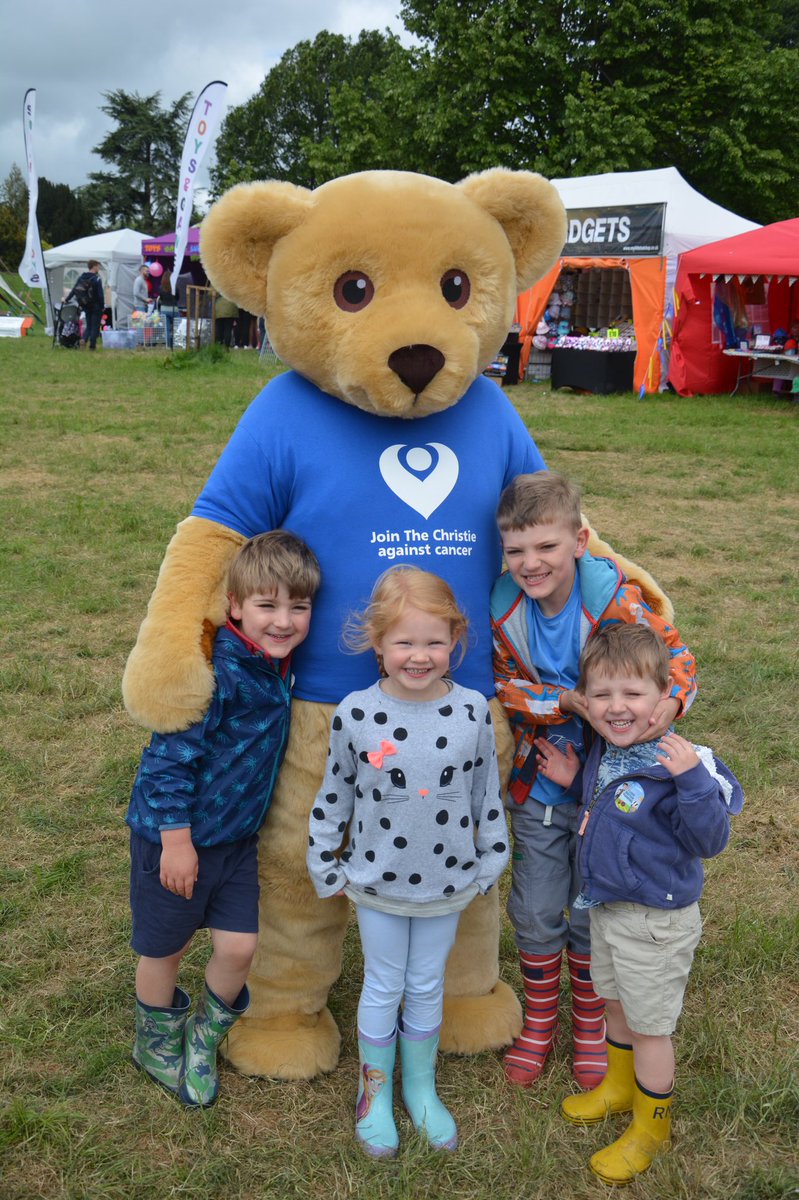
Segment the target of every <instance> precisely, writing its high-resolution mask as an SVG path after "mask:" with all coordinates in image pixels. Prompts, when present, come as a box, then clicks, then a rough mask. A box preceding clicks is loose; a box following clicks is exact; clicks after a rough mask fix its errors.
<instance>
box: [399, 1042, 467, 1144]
mask: <svg viewBox="0 0 799 1200" xmlns="http://www.w3.org/2000/svg"><path fill="white" fill-rule="evenodd" d="M437 1055H438V1030H437V1029H436V1030H435V1031H434V1032H433V1033H429V1034H426V1035H423V1036H420V1037H409V1036H408V1034H407V1033H402V1032H401V1033H400V1063H401V1065H402V1099H403V1100H404V1101H405V1107H406V1108H407V1110H408V1113H409V1115H410V1118H411V1120H412V1121H413V1124H414V1128H415V1129H416V1130H417V1131H418V1132H419V1133H423V1134H424V1135H425V1137H426V1138H427V1140H428V1141H429V1143H430V1145H431V1146H432V1147H433V1149H434V1150H454V1149H455V1148H456V1147H457V1145H458V1128H457V1126H456V1124H455V1122H454V1120H453V1119H452V1114H451V1113H450V1111H449V1109H447V1108H445V1107H444V1105H443V1104H442V1103H441V1101H440V1100H439V1098H438V1095H437V1094H436V1058H437Z"/></svg>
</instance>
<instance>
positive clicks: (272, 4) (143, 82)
mask: <svg viewBox="0 0 799 1200" xmlns="http://www.w3.org/2000/svg"><path fill="white" fill-rule="evenodd" d="M399 8H400V0H363V2H362V0H327V2H323V0H230V2H229V3H226V2H225V0H193V2H192V3H190V4H188V3H182V2H180V0H178V2H173V3H163V4H157V5H156V4H131V3H121V2H120V0H107V2H106V3H105V4H100V3H97V2H96V0H95V2H91V0H41V2H39V3H37V2H36V0H34V3H33V4H29V5H26V4H13V3H11V0H8V2H7V3H4V4H3V15H2V20H0V45H1V47H2V48H0V180H3V179H5V178H6V176H7V175H8V172H9V170H10V169H11V165H12V163H16V164H17V166H18V167H19V168H20V169H21V170H22V171H23V173H25V144H24V141H23V132H22V103H23V99H24V96H25V92H26V91H27V89H28V88H31V87H35V88H36V125H35V130H34V154H35V160H36V168H37V170H38V173H39V175H40V176H41V175H44V176H46V177H47V179H49V180H50V181H51V182H52V183H68V184H69V185H70V186H71V187H80V186H81V185H82V184H84V183H86V182H87V178H88V174H89V172H90V171H102V170H106V169H108V164H106V163H104V162H103V160H102V159H101V158H100V157H99V156H98V155H95V154H92V152H91V150H92V146H96V145H97V144H98V143H99V142H100V141H101V140H102V138H103V136H104V135H105V133H106V132H107V131H108V130H109V129H110V128H112V126H113V122H111V120H110V118H108V117H107V116H106V115H105V113H103V112H101V111H100V107H99V106H100V105H101V104H102V103H104V101H103V97H102V93H103V92H108V91H111V90H113V89H115V88H123V89H124V90H125V91H127V92H138V93H139V94H140V95H152V94H153V93H154V92H157V91H160V92H161V95H162V99H163V101H164V102H165V103H166V102H171V101H173V100H176V99H177V98H178V97H179V96H181V95H182V94H183V93H184V92H191V93H192V95H193V96H195V97H196V96H197V94H198V93H199V92H200V90H201V89H202V88H203V87H204V86H205V84H206V83H210V82H211V80H213V79H223V80H225V82H226V83H227V85H228V93H227V103H228V105H229V106H233V105H237V104H241V103H242V102H243V101H245V100H247V99H248V98H249V97H250V96H252V95H253V93H254V92H255V91H257V89H258V86H259V85H260V83H261V80H262V79H263V78H264V76H265V75H266V74H267V72H268V71H269V70H270V68H271V67H273V66H274V65H275V63H277V62H278V61H279V59H280V58H281V56H282V55H283V54H284V53H285V51H286V50H289V49H290V48H291V47H292V46H295V45H296V44H297V42H300V41H302V40H303V39H311V40H312V39H313V38H314V37H315V36H316V34H317V33H319V32H320V31H321V30H322V29H328V30H330V31H331V32H332V33H342V34H344V35H345V36H347V37H357V35H358V34H359V33H360V31H361V30H362V29H380V30H385V29H386V28H389V29H391V30H392V31H393V32H395V33H402V30H403V27H402V24H401V22H400V20H399V18H398V16H397V14H398V12H399ZM403 40H404V41H407V40H408V39H407V36H403ZM207 182H208V174H207V164H206V166H205V167H204V168H203V171H202V173H201V175H200V177H199V179H198V185H199V186H202V185H203V184H207ZM147 232H158V231H157V230H148V231H147Z"/></svg>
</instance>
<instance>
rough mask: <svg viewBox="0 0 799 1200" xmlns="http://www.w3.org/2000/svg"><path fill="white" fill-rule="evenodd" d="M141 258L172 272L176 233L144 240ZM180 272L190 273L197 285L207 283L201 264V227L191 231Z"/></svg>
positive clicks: (163, 234) (193, 228)
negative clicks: (156, 263)
mask: <svg viewBox="0 0 799 1200" xmlns="http://www.w3.org/2000/svg"><path fill="white" fill-rule="evenodd" d="M141 256H142V258H143V259H146V261H147V262H158V263H160V265H161V266H162V268H163V269H164V270H165V271H166V270H167V268H168V269H169V270H170V271H172V268H173V266H174V259H175V234H174V232H172V233H162V234H161V235H160V236H159V237H150V238H144V239H143V240H142V244H141ZM180 271H181V272H182V271H190V272H191V275H192V278H193V279H194V282H195V283H196V284H199V285H202V284H204V283H205V282H206V276H205V272H204V271H203V269H202V264H201V262H200V226H199V225H192V226H191V228H190V229H189V240H188V242H187V243H186V253H185V255H184V257H183V262H182V264H181V267H180ZM179 273H180V272H179ZM173 274H174V272H173Z"/></svg>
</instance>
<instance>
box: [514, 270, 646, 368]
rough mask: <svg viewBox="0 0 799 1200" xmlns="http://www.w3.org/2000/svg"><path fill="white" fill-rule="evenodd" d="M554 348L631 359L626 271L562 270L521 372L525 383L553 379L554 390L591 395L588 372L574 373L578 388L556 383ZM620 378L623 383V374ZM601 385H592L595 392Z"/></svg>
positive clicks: (632, 346) (633, 346)
mask: <svg viewBox="0 0 799 1200" xmlns="http://www.w3.org/2000/svg"><path fill="white" fill-rule="evenodd" d="M556 349H558V350H589V351H594V352H597V351H603V352H606V353H610V354H621V353H624V354H630V353H632V354H633V355H634V354H635V351H636V349H637V345H636V340H635V329H634V327H633V323H632V293H631V290H630V280H629V275H628V273H627V271H626V270H623V269H621V270H620V269H617V268H613V267H610V268H608V267H591V268H573V269H567V270H564V271H562V272H561V274H560V276H559V277H558V279H557V282H556V284H555V287H554V288H553V290H552V292H551V293H550V296H549V299H548V300H547V304H546V308H545V310H544V316H543V318H542V319H541V320H540V321H539V322H538V325H537V327H536V331H535V336H534V337H533V341H532V350H531V352H530V357H529V359H528V363H527V368H526V370H525V378H526V379H527V380H530V381H533V382H542V381H544V380H547V379H549V378H552V381H553V386H580V387H585V389H586V390H592V389H591V388H590V379H591V371H590V368H589V369H587V370H581V371H580V372H579V375H580V378H581V380H582V381H583V382H582V383H581V384H573V385H572V384H567V383H560V384H557V383H555V379H554V376H553V373H552V351H553V350H556ZM561 377H562V373H559V378H561ZM614 378H621V377H620V376H618V375H615V376H614ZM623 378H624V380H626V378H627V374H626V373H625V374H624V376H623ZM586 381H588V382H586ZM606 384H607V377H606V376H605V375H603V379H602V380H597V390H604V388H605V386H606ZM630 387H632V384H630Z"/></svg>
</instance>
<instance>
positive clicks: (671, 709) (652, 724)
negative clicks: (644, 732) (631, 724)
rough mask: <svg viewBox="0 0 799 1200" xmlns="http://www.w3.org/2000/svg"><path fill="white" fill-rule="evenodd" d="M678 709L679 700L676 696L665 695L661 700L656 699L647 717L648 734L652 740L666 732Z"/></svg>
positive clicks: (672, 722)
mask: <svg viewBox="0 0 799 1200" xmlns="http://www.w3.org/2000/svg"><path fill="white" fill-rule="evenodd" d="M679 711H680V702H679V700H678V699H677V697H676V696H665V697H664V699H663V700H658V702H657V704H656V705H655V707H654V708H653V709H652V716H651V717H650V718H649V736H650V737H651V739H652V741H654V740H655V738H659V737H663V734H664V733H667V732H668V730H669V727H670V726H671V725H673V724H674V719H675V717H676V716H677V713H678V712H679Z"/></svg>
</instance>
